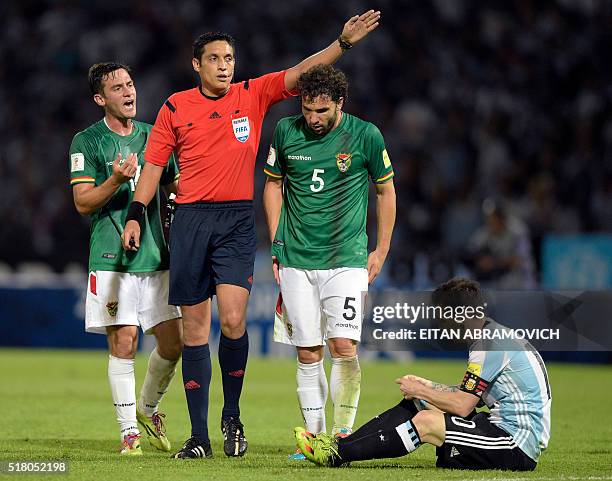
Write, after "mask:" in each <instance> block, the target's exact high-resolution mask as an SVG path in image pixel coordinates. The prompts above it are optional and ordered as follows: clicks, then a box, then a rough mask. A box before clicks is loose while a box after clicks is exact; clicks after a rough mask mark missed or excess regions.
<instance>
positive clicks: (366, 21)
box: [340, 10, 380, 45]
mask: <svg viewBox="0 0 612 481" xmlns="http://www.w3.org/2000/svg"><path fill="white" fill-rule="evenodd" d="M379 20H380V11H374V10H368V11H367V12H365V13H362V14H361V15H355V16H354V17H351V18H349V20H348V22H346V23H345V24H344V28H343V29H342V33H341V34H340V37H341V38H342V40H344V41H345V42H348V43H350V44H351V45H355V44H356V43H357V42H359V41H360V40H361V39H363V38H364V37H365V36H366V35H367V34H368V33H370V32H371V31H372V30H374V29H375V28H376V27H378V24H379V22H378V21H379Z"/></svg>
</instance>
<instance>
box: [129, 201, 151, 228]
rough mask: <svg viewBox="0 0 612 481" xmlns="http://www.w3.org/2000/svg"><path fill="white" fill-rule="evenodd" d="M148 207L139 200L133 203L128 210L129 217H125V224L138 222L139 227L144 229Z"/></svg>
mask: <svg viewBox="0 0 612 481" xmlns="http://www.w3.org/2000/svg"><path fill="white" fill-rule="evenodd" d="M146 208H147V207H146V206H145V205H144V204H143V203H142V202H138V201H137V200H135V201H133V202H132V203H131V204H130V207H129V208H128V212H127V216H126V217H125V223H126V224H127V223H128V222H129V221H131V220H135V221H136V222H138V225H139V226H140V227H142V223H143V222H144V217H145V210H146Z"/></svg>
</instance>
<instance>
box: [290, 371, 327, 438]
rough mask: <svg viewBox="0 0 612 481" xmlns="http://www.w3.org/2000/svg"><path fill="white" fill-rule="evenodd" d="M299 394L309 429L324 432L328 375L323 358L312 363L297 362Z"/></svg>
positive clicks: (303, 414) (303, 415)
mask: <svg viewBox="0 0 612 481" xmlns="http://www.w3.org/2000/svg"><path fill="white" fill-rule="evenodd" d="M296 379H297V396H298V401H299V403H300V409H301V410H302V417H303V418H304V425H305V427H306V430H307V431H310V432H311V433H314V434H318V433H324V432H325V430H326V428H325V403H326V402H327V376H326V375H325V368H324V367H323V360H321V361H319V362H315V363H312V364H302V363H301V362H299V361H298V363H297V376H296Z"/></svg>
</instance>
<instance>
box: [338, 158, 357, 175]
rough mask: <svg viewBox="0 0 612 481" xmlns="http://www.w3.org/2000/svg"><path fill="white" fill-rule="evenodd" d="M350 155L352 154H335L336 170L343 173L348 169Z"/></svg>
mask: <svg viewBox="0 0 612 481" xmlns="http://www.w3.org/2000/svg"><path fill="white" fill-rule="evenodd" d="M352 157H353V154H336V165H337V166H338V170H339V171H340V172H342V173H343V174H344V173H346V171H347V170H349V167H350V166H351V159H352Z"/></svg>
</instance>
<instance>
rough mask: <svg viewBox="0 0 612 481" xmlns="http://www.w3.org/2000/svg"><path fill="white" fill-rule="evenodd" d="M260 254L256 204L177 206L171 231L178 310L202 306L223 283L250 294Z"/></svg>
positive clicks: (171, 300)
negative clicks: (243, 289)
mask: <svg viewBox="0 0 612 481" xmlns="http://www.w3.org/2000/svg"><path fill="white" fill-rule="evenodd" d="M256 249H257V234H256V232H255V211H254V210H253V202H251V201H247V200H243V201H234V202H195V203H193V204H177V207H176V212H175V214H174V220H173V221H172V226H171V227H170V294H169V299H168V303H169V304H173V305H176V306H178V305H193V304H198V303H200V302H202V301H205V300H206V299H209V298H211V297H212V296H213V295H214V294H215V290H216V289H215V288H216V286H217V284H233V285H236V286H240V287H244V288H245V289H247V290H248V291H249V292H250V290H251V285H252V284H253V264H254V262H255V252H256Z"/></svg>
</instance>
